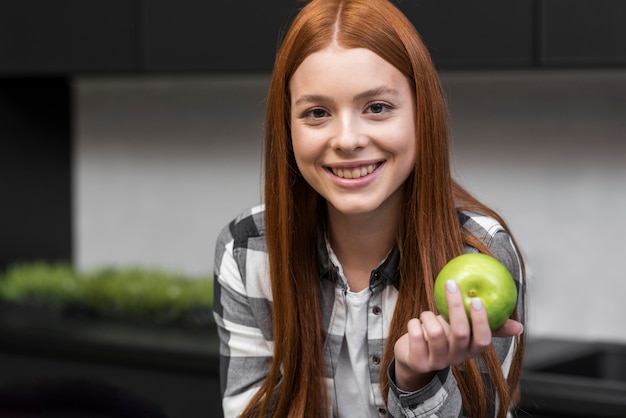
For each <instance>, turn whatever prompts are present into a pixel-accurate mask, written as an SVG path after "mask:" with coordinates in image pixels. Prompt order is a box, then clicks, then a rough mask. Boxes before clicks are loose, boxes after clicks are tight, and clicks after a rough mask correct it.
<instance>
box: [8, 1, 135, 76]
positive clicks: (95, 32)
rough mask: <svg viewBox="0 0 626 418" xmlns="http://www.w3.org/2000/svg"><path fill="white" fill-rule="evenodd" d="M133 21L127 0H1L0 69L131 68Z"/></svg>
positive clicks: (30, 72)
mask: <svg viewBox="0 0 626 418" xmlns="http://www.w3.org/2000/svg"><path fill="white" fill-rule="evenodd" d="M135 22H136V5H135V2H134V1H128V0H89V1H84V0H53V1H50V0H20V1H5V2H2V3H1V5H0V74H4V75H10V76H15V75H42V74H47V75H63V74H69V73H74V72H118V71H126V72H128V71H133V70H134V69H135V59H136V42H137V41H136V33H135V32H136V25H135Z"/></svg>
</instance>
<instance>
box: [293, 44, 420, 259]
mask: <svg viewBox="0 0 626 418" xmlns="http://www.w3.org/2000/svg"><path fill="white" fill-rule="evenodd" d="M328 73H330V74H334V75H335V76H333V77H326V74H328ZM289 90H290V92H291V100H292V107H291V135H292V144H293V149H294V155H295V158H296V163H297V164H298V169H299V170H300V173H301V174H302V176H303V177H304V179H305V180H306V181H307V183H308V184H310V185H311V187H313V188H314V189H315V190H316V191H317V192H318V193H319V194H320V195H321V196H322V197H323V198H324V199H326V201H327V202H328V204H329V207H328V208H329V216H331V217H335V216H339V217H342V216H344V215H356V214H368V216H369V217H370V219H376V221H377V223H378V224H377V225H373V224H371V225H370V226H371V227H372V228H373V229H378V228H380V227H382V226H383V225H387V226H388V225H397V224H398V221H399V219H398V217H399V215H400V213H399V212H398V211H397V210H393V211H389V210H387V207H388V206H389V205H397V204H399V202H400V196H401V194H402V191H401V189H400V186H401V185H402V184H403V183H404V182H405V180H406V179H407V177H408V176H409V174H410V173H411V171H412V170H413V166H414V164H415V161H414V160H415V104H414V99H413V95H412V91H411V90H412V89H411V85H410V83H409V81H408V80H407V78H406V77H405V76H404V75H403V74H402V73H401V72H400V71H398V69H397V68H395V67H394V66H393V65H391V64H390V63H388V62H387V61H385V60H383V59H382V58H381V57H379V56H378V55H376V54H375V53H373V52H372V51H370V50H369V49H365V48H358V49H357V48H352V49H344V48H342V47H340V46H339V45H337V44H336V43H333V44H331V45H329V46H328V47H327V48H325V49H323V50H321V51H319V52H315V53H313V54H311V55H309V56H308V57H306V59H305V60H304V61H303V62H302V64H301V65H300V66H299V67H298V69H297V70H296V72H295V73H294V75H293V77H292V78H291V81H290V83H289ZM392 196H393V198H392ZM383 213H384V214H385V215H384V216H378V214H381V215H382V214H383ZM336 221H337V222H339V219H337V220H336ZM333 222H335V221H333ZM382 256H384V254H383V255H382ZM382 256H381V257H382ZM371 267H372V268H373V267H375V266H371Z"/></svg>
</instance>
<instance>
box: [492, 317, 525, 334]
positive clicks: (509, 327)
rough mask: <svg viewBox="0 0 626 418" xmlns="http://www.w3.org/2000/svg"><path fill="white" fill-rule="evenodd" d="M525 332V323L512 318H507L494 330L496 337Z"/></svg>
mask: <svg viewBox="0 0 626 418" xmlns="http://www.w3.org/2000/svg"><path fill="white" fill-rule="evenodd" d="M523 332H524V325H522V324H521V323H520V322H517V321H514V320H512V319H507V320H506V322H505V323H504V325H502V326H501V327H500V328H498V329H497V330H495V331H493V336H494V337H513V336H515V335H520V334H521V333H523Z"/></svg>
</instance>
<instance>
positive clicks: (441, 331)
mask: <svg viewBox="0 0 626 418" xmlns="http://www.w3.org/2000/svg"><path fill="white" fill-rule="evenodd" d="M486 244H487V245H488V246H489V248H490V250H491V251H492V253H493V254H494V256H495V257H496V258H498V259H499V260H500V261H501V262H502V263H503V264H504V265H505V266H506V267H507V268H508V269H509V271H510V272H511V274H512V276H513V278H514V280H515V281H516V282H517V283H518V285H519V283H521V272H520V269H519V259H518V256H517V252H516V251H515V249H514V247H513V245H512V243H511V241H510V238H509V236H508V234H506V232H504V231H502V230H500V231H498V232H497V233H494V234H493V235H492V236H490V238H489V239H488V240H487V241H486ZM468 250H470V249H468ZM474 251H475V250H474ZM446 290H447V291H446V293H447V294H446V297H447V300H448V306H449V310H450V323H448V322H446V321H444V320H443V319H442V318H441V316H438V315H436V314H435V313H433V312H424V313H422V315H420V318H414V319H412V320H411V321H410V322H409V324H408V326H407V333H406V334H405V335H403V336H402V337H401V338H400V340H398V341H397V342H396V345H395V355H396V358H395V360H394V362H393V363H392V364H391V366H390V369H389V375H390V392H389V400H388V402H389V405H388V407H389V412H390V415H391V416H396V417H400V416H432V414H435V415H436V416H460V414H461V412H462V401H461V394H460V391H459V389H458V386H457V382H456V379H455V377H454V375H453V374H452V370H451V367H450V366H452V365H459V364H461V363H462V362H463V361H464V360H466V359H468V358H471V357H477V356H479V355H480V353H482V351H484V350H485V349H486V348H487V347H488V346H489V345H491V344H492V343H493V345H494V348H495V351H496V354H497V356H498V359H499V361H500V364H501V365H502V370H503V373H504V376H505V377H506V376H507V375H508V372H509V367H510V362H511V360H512V358H513V355H514V354H515V350H516V347H515V345H514V338H513V336H515V335H518V334H520V333H521V332H523V326H522V324H520V323H519V322H517V321H513V320H508V321H507V322H506V323H505V325H504V326H503V327H501V328H500V329H499V330H496V331H495V332H493V333H492V332H491V331H490V329H489V326H488V323H487V317H486V313H485V310H484V307H482V306H481V305H480V304H478V303H477V304H476V305H475V306H473V307H472V309H471V318H472V319H471V320H472V329H471V331H470V327H469V321H468V319H467V316H466V314H465V309H464V307H463V303H462V299H461V296H460V294H459V292H458V289H455V286H454V283H450V284H449V286H447V289H446ZM521 305H522V295H521V291H520V292H518V307H517V309H518V310H519V311H520V312H521V310H522V309H523V306H521Z"/></svg>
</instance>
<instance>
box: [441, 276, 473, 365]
mask: <svg viewBox="0 0 626 418" xmlns="http://www.w3.org/2000/svg"><path fill="white" fill-rule="evenodd" d="M446 300H447V302H448V316H449V319H450V334H449V339H450V356H451V360H452V361H454V363H455V364H457V363H459V362H462V361H463V360H465V357H466V354H465V353H466V352H467V349H468V348H469V344H470V337H471V328H470V322H469V320H468V319H467V312H466V310H465V305H464V303H463V295H462V294H461V291H460V289H459V286H458V285H457V283H456V282H455V281H454V280H448V281H447V282H446Z"/></svg>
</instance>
